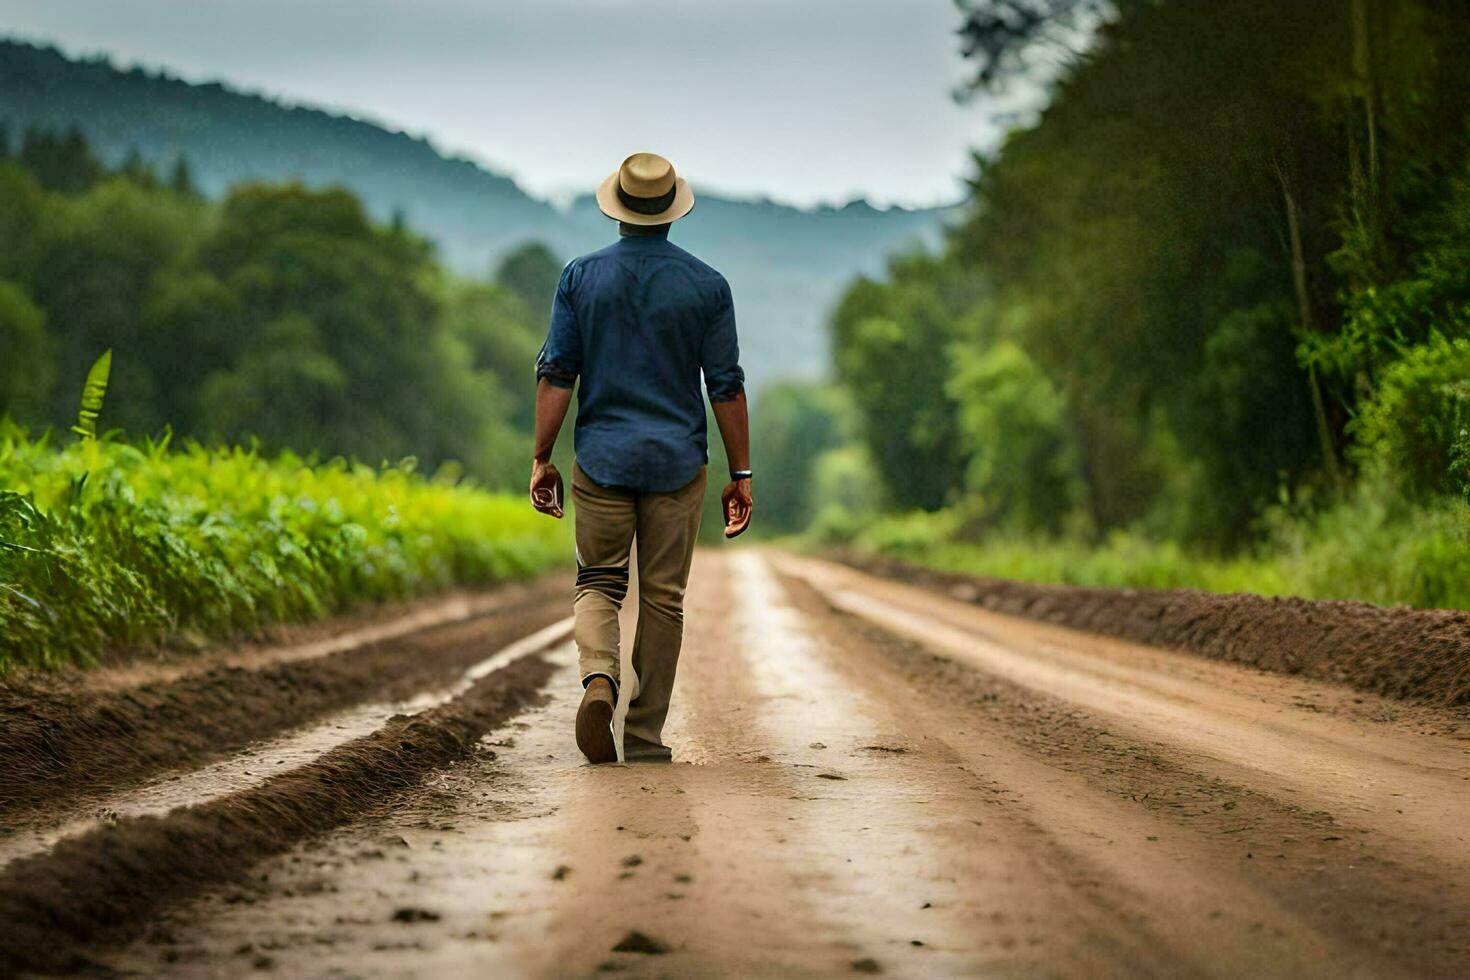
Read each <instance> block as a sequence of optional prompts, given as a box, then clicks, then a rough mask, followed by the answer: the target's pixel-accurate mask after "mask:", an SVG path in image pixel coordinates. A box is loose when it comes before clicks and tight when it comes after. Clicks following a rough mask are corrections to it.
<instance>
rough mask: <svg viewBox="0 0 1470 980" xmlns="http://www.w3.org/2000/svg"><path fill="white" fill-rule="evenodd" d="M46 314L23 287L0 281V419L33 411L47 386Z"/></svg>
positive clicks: (48, 369)
mask: <svg viewBox="0 0 1470 980" xmlns="http://www.w3.org/2000/svg"><path fill="white" fill-rule="evenodd" d="M45 328H46V314H45V313H43V312H42V311H41V309H40V308H39V307H37V306H36V304H35V303H34V302H33V301H32V300H31V297H30V295H29V294H28V293H27V292H26V291H25V289H24V288H23V287H21V286H20V285H18V284H16V283H13V282H6V281H5V280H3V279H0V351H4V352H5V358H4V360H0V417H4V416H5V415H7V414H10V413H11V412H26V411H35V410H36V407H37V405H38V403H39V402H40V400H41V398H43V397H44V396H45V394H46V391H47V389H48V388H49V387H50V385H51V381H52V372H51V357H50V353H51V351H50V338H49V337H48V336H47V335H46V329H45Z"/></svg>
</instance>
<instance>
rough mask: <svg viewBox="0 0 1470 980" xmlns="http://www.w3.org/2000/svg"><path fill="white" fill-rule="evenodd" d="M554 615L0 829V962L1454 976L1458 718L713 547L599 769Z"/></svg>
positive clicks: (504, 620)
mask: <svg viewBox="0 0 1470 980" xmlns="http://www.w3.org/2000/svg"><path fill="white" fill-rule="evenodd" d="M559 590H560V586H559V587H558V592H559ZM557 602H558V603H560V604H561V605H560V606H557V608H561V609H562V610H563V611H564V602H565V597H564V596H559V598H558V600H557ZM549 603H550V600H549V599H547V597H545V596H540V597H532V598H530V599H528V600H527V602H526V603H522V604H520V605H516V606H513V607H510V608H501V609H498V610H496V609H494V608H490V609H488V611H486V612H485V614H484V615H479V616H477V617H476V618H474V619H471V620H469V621H467V622H464V623H460V624H458V625H449V626H442V627H438V628H436V629H434V630H429V631H427V632H425V633H423V634H422V635H419V634H415V635H412V636H409V637H406V638H403V639H401V640H396V641H389V644H388V646H387V647H386V648H385V647H384V646H383V645H381V644H379V645H373V646H370V647H369V648H368V650H367V651H357V652H356V653H354V651H352V650H341V651H337V652H335V653H332V654H331V656H333V657H337V658H343V662H346V661H348V660H350V659H351V658H352V657H354V656H360V655H361V654H362V653H364V652H371V655H372V656H374V657H376V658H378V659H377V660H376V661H373V663H374V664H375V668H374V669H375V670H382V669H385V668H386V667H391V666H393V665H395V664H397V665H399V666H402V667H404V669H405V670H407V669H408V668H407V665H408V664H410V663H420V664H421V663H422V661H423V660H424V659H425V658H426V657H427V658H428V659H431V660H432V659H434V657H435V656H437V657H438V659H437V660H434V662H435V663H436V664H438V668H437V672H431V673H426V674H422V675H421V677H420V680H419V682H418V684H417V690H416V692H415V693H409V692H406V691H404V690H402V689H400V688H393V689H392V694H393V696H394V698H396V700H386V701H385V700H381V699H379V700H375V699H374V698H373V697H369V696H367V695H366V694H353V695H352V696H354V697H357V698H358V699H359V701H358V703H354V704H351V705H345V703H344V702H345V701H347V700H351V697H349V695H347V694H343V695H342V696H341V697H340V698H335V697H325V696H323V697H319V698H318V699H317V700H318V701H319V702H320V705H319V706H317V707H311V708H310V710H304V711H303V712H302V714H301V717H297V718H294V719H288V721H289V724H288V723H287V722H278V723H277V724H278V727H280V729H281V730H280V731H277V732H275V733H274V734H273V735H272V736H271V737H270V738H267V739H265V740H264V741H256V742H253V743H250V744H249V745H245V743H244V742H243V741H241V742H239V744H236V743H235V742H233V741H231V740H229V739H226V740H225V743H226V744H225V745H224V746H223V747H222V748H220V749H219V750H218V751H215V752H213V753H210V752H209V751H207V750H205V749H201V750H199V751H198V752H197V753H196V754H195V755H191V756H190V757H189V763H190V766H192V768H186V769H184V770H175V771H171V772H166V773H163V774H160V775H156V776H150V777H148V778H143V777H142V776H139V777H138V778H137V779H134V780H132V782H131V784H130V785H125V786H124V785H119V786H117V787H112V788H110V789H109V791H108V793H106V794H102V795H101V796H100V797H98V796H96V795H94V796H93V797H90V798H86V799H77V798H73V797H74V796H75V794H72V795H68V794H67V793H62V792H57V793H55V794H53V798H52V802H51V804H50V809H49V810H43V811H38V810H36V809H34V808H32V809H31V810H26V809H24V808H20V809H16V810H14V811H13V812H6V811H3V810H0V824H4V825H5V827H6V831H5V833H3V834H0V860H8V861H9V863H8V864H6V865H5V867H4V868H3V869H0V923H4V924H3V925H0V973H4V972H6V970H7V969H9V970H12V971H13V970H16V969H20V968H22V967H28V968H32V969H42V970H49V971H74V972H107V971H120V972H122V973H124V974H136V975H149V976H158V975H161V976H236V975H240V974H241V973H248V972H250V971H272V972H275V973H276V974H277V975H281V976H293V977H295V976H414V975H417V976H432V977H440V976H581V975H590V974H598V973H603V972H622V973H627V974H629V975H636V976H643V975H650V976H654V975H656V976H687V975H728V976H802V975H828V974H833V973H837V974H847V973H859V974H862V973H885V974H890V975H895V976H936V975H1004V976H1032V975H1037V976H1058V975H1061V976H1140V975H1149V976H1181V975H1184V976H1194V975H1199V976H1242V975H1249V976H1288V975H1289V976H1303V975H1316V976H1323V975H1348V976H1398V975H1403V976H1423V975H1434V976H1453V975H1465V974H1467V973H1470V829H1467V828H1470V725H1467V724H1466V719H1465V716H1464V715H1463V714H1462V713H1453V712H1446V711H1440V710H1434V709H1428V708H1419V707H1410V706H1405V705H1403V704H1401V703H1398V702H1391V701H1386V700H1382V699H1380V698H1377V697H1376V696H1374V695H1371V694H1363V693H1359V692H1355V691H1353V690H1351V689H1349V688H1346V687H1338V686H1333V685H1329V684H1325V683H1321V682H1312V681H1306V680H1302V679H1299V678H1292V677H1284V676H1279V675H1269V674H1263V673H1259V672H1256V671H1253V670H1249V669H1246V668H1242V667H1238V666H1233V665H1229V664H1221V663H1215V662H1210V661H1207V660H1203V659H1200V658H1196V657H1190V656H1186V655H1183V654H1176V653H1169V652H1165V651H1161V650H1156V649H1152V648H1147V647H1139V646H1134V645H1130V644H1128V643H1126V642H1124V641H1121V640H1111V639H1103V638H1100V637H1097V636H1093V635H1090V634H1084V633H1077V632H1073V631H1069V630H1066V629H1063V628H1061V627H1056V626H1048V625H1041V624H1037V623H1034V622H1030V621H1026V620H1019V619H1013V618H1008V617H1005V616H1001V615H997V614H995V613H991V612H987V611H985V610H983V609H979V608H977V607H975V606H974V605H972V604H969V603H966V602H961V601H957V600H955V599H953V598H950V597H947V596H945V595H942V594H939V593H936V592H934V591H932V590H926V589H921V588H917V587H914V586H908V585H902V584H898V583H894V582H891V581H887V580H883V579H878V578H874V577H871V576H868V575H865V574H862V573H859V572H856V571H853V570H850V569H846V568H842V567H839V566H835V565H831V564H828V563H823V562H815V561H810V560H804V559H797V558H794V557H791V556H787V555H782V554H779V553H762V552H755V551H749V550H729V551H727V550H721V551H718V552H706V553H702V554H701V555H700V556H699V557H698V559H697V561H696V567H695V572H694V582H693V585H692V587H691V592H690V595H689V599H688V604H687V609H688V627H687V634H686V655H685V657H684V661H683V663H682V664H681V668H680V677H679V683H678V687H677V689H676V692H675V712H674V715H673V717H671V719H670V723H669V730H670V738H671V742H672V744H673V745H674V747H675V756H676V760H677V761H676V762H675V764H673V765H671V766H607V767H598V768H593V767H589V766H586V765H585V764H583V762H582V760H581V759H580V757H579V756H578V755H577V753H576V749H575V747H574V745H573V744H572V741H571V734H570V732H571V728H570V719H571V715H572V712H573V711H574V710H575V705H576V697H577V694H578V693H579V692H578V688H577V684H576V674H575V657H574V653H573V651H572V650H571V648H570V644H569V642H568V641H567V640H566V638H565V637H566V624H565V623H563V622H560V621H558V620H556V613H555V612H553V605H552V604H549ZM628 634H629V635H631V631H628ZM393 644H398V645H397V646H394V645H393ZM395 650H396V651H398V652H397V653H395V652H394V651H395ZM446 650H452V651H454V652H453V653H445V652H444V651H446ZM434 651H439V653H438V654H437V655H436V654H434ZM497 651H498V652H497ZM306 662H311V661H309V660H308V659H301V660H296V661H292V664H293V666H296V667H297V668H298V669H300V668H299V664H301V663H306ZM323 662H325V661H323ZM362 662H367V661H366V660H363V661H362ZM340 668H341V664H337V667H336V668H334V669H340ZM446 670H452V676H448V675H446V674H445V673H444V671H446ZM466 671H468V673H467V672H466ZM349 673H350V671H349ZM353 683H354V684H358V685H359V686H362V687H363V689H364V690H367V691H369V693H371V691H372V690H373V688H372V686H371V685H367V684H365V682H353ZM348 686H349V687H350V688H351V690H352V692H357V691H358V686H353V685H352V684H349V685H348ZM384 690H386V689H384ZM313 703H315V702H313ZM329 708H330V710H328V709H329ZM399 712H402V714H398V713H399ZM250 737H256V738H258V737H259V735H258V733H256V732H254V731H253V730H252V732H251V736H250ZM145 768H146V767H145ZM140 771H141V770H140ZM182 804H193V805H192V806H188V807H184V808H182V809H173V810H171V811H170V809H169V808H170V807H178V806H180V805H182ZM99 810H102V811H107V810H111V811H112V813H111V814H110V815H109V818H108V820H105V821H102V822H101V824H100V825H99V823H98V821H97V820H96V814H97V813H98V812H99ZM7 956H8V957H9V959H7V958H6V957H7Z"/></svg>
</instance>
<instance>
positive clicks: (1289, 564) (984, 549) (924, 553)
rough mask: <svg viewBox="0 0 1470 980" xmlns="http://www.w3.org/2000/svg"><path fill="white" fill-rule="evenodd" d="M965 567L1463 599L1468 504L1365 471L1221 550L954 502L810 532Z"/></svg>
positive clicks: (863, 550) (1407, 599)
mask: <svg viewBox="0 0 1470 980" xmlns="http://www.w3.org/2000/svg"><path fill="white" fill-rule="evenodd" d="M807 543H808V544H809V545H810V546H812V547H816V548H822V547H831V546H834V545H836V546H839V547H842V548H844V549H846V550H848V551H850V552H856V553H857V554H859V555H862V556H869V557H872V556H882V557H888V558H897V559H900V560H903V561H909V562H913V563H915V564H920V565H927V566H929V567H932V568H939V569H943V570H946V571H954V572H961V573H965V574H971V575H991V576H996V577H999V578H1011V579H1019V580H1021V581H1027V582H1042V583H1058V584H1065V585H1084V586H1102V587H1113V588H1160V589H1176V588H1191V589H1203V590H1206V591H1209V592H1254V593H1257V594H1259V595H1278V596H1286V595H1290V596H1301V597H1304V598H1309V599H1350V600H1358V601H1363V602H1373V603H1378V604H1381V605H1408V606H1416V607H1420V608H1446V609H1470V505H1467V503H1466V502H1465V501H1464V500H1463V499H1457V498H1452V497H1443V498H1437V499H1434V500H1431V501H1427V502H1414V501H1409V500H1407V499H1406V498H1405V497H1404V496H1403V495H1402V494H1401V493H1398V492H1396V491H1395V490H1394V489H1393V487H1392V485H1391V484H1390V483H1389V482H1387V481H1385V480H1381V479H1380V480H1365V481H1363V482H1362V483H1361V484H1360V485H1359V486H1358V487H1357V488H1356V489H1355V490H1354V491H1353V492H1352V493H1351V494H1350V495H1349V496H1348V497H1347V499H1345V500H1342V501H1341V502H1339V503H1337V504H1334V505H1332V506H1329V507H1326V508H1324V509H1322V510H1319V511H1315V512H1311V513H1301V514H1293V513H1290V512H1288V511H1286V510H1279V511H1275V512H1272V513H1271V514H1269V515H1268V518H1267V522H1266V526H1265V527H1264V528H1263V537H1262V539H1261V541H1260V543H1259V544H1258V546H1257V547H1256V548H1254V549H1253V550H1251V551H1248V552H1245V553H1242V554H1238V555H1233V556H1225V557H1222V556H1218V555H1209V554H1202V553H1195V552H1191V551H1189V550H1187V549H1185V548H1183V547H1181V546H1180V545H1178V544H1176V543H1173V542H1167V541H1165V542H1161V541H1154V540H1150V539H1148V538H1146V537H1143V536H1141V535H1136V534H1127V533H1123V532H1118V533H1115V534H1113V535H1111V536H1109V537H1108V538H1107V539H1106V540H1105V541H1103V542H1101V543H1090V542H1082V541H1076V540H1070V539H1041V538H1026V537H1018V536H1013V535H1007V534H1001V533H995V534H979V535H977V534H975V533H974V532H970V531H967V529H966V528H965V526H964V521H963V520H962V518H961V517H959V516H958V515H956V514H955V513H954V512H949V511H940V512H938V513H932V514H923V513H916V514H908V515H900V516H890V517H882V518H876V519H873V520H871V521H858V520H853V519H844V520H838V519H835V518H831V517H830V516H829V519H828V520H827V521H826V522H825V524H822V525H819V531H818V532H817V533H815V534H813V535H812V536H810V537H809V538H808V542H807Z"/></svg>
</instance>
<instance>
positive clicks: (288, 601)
mask: <svg viewBox="0 0 1470 980" xmlns="http://www.w3.org/2000/svg"><path fill="white" fill-rule="evenodd" d="M566 533H567V525H566V524H565V523H558V522H555V521H550V520H547V519H546V518H544V517H541V516H539V515H537V514H535V513H534V512H533V511H532V510H531V508H530V507H529V506H527V505H526V504H525V503H524V502H523V501H522V500H520V499H518V498H513V497H510V496H507V495H501V494H493V493H488V492H485V491H483V490H481V489H478V488H477V487H475V486H474V485H472V484H467V483H463V482H457V481H455V480H454V479H452V478H449V477H444V478H438V479H435V478H428V477H425V476H422V475H419V474H417V473H415V472H413V467H412V465H411V463H405V464H401V465H396V466H384V467H381V468H373V467H368V466H363V465H360V464H354V463H348V462H345V461H343V460H341V459H334V460H330V461H327V462H320V463H318V462H313V461H310V460H305V459H302V458H300V457H298V456H295V455H292V454H290V453H282V454H279V455H274V456H266V455H264V454H261V453H259V452H256V451H253V450H250V449H242V448H226V449H206V448H203V447H201V446H198V445H194V444H189V445H186V446H182V447H172V446H169V445H168V444H167V443H166V442H161V443H147V444H130V443H125V442H118V441H108V440H101V441H98V440H83V441H79V442H75V443H72V444H70V445H59V444H57V443H55V442H53V441H51V440H49V439H42V440H33V439H29V438H27V437H26V436H25V435H24V434H23V433H22V432H21V431H20V430H19V429H16V428H14V427H6V428H4V429H0V669H8V668H11V667H15V666H26V667H56V666H61V665H67V664H78V665H85V664H89V663H94V662H96V661H97V659H98V658H99V657H100V656H102V655H103V654H104V653H105V652H106V651H109V650H116V649H128V650H144V649H148V648H152V647H157V646H159V645H174V644H181V643H182V644H202V643H205V642H208V641H211V640H218V639H223V638H230V637H237V636H241V635H246V634H250V633H252V632H254V631H257V630H258V629H259V628H260V627H262V626H264V625H266V624H269V623H274V622H281V621H288V620H308V619H314V618H318V617H321V616H325V615H328V614H331V613H334V612H337V611H340V610H343V609H347V608H349V607H351V606H353V605H355V604H358V603H363V602H369V601H373V600H381V599H389V598H395V597H402V596H412V595H420V594H424V593H428V592H431V591H434V590H438V589H443V588H446V587H449V586H453V585H471V584H485V583H492V582H499V581H504V580H507V579H516V578H524V577H527V576H530V575H534V574H536V573H537V572H539V571H541V570H543V569H545V568H547V567H548V566H549V565H550V564H551V563H552V562H553V561H555V560H557V559H558V558H561V557H564V556H565V555H566V554H568V553H569V551H568V547H569V546H568V545H567V544H566V543H565V540H564V537H563V536H564V535H565V534H566Z"/></svg>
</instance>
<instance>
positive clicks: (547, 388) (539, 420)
mask: <svg viewBox="0 0 1470 980" xmlns="http://www.w3.org/2000/svg"><path fill="white" fill-rule="evenodd" d="M571 404H572V389H570V388H562V387H558V386H557V385H554V384H552V383H551V382H550V381H547V380H546V379H545V378H542V379H541V380H540V381H538V382H536V445H535V448H534V450H533V451H532V460H531V505H532V506H533V507H535V508H536V509H537V510H539V511H540V512H541V513H543V514H550V515H551V516H552V517H555V518H558V519H560V518H561V517H562V515H563V514H565V513H566V511H565V510H564V509H563V506H562V479H561V474H560V473H558V472H557V470H556V466H555V465H553V464H552V462H551V451H552V450H553V449H555V448H556V437H557V434H558V433H560V432H561V425H562V423H563V422H565V421H566V418H567V408H568V407H569V406H570V405H571Z"/></svg>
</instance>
